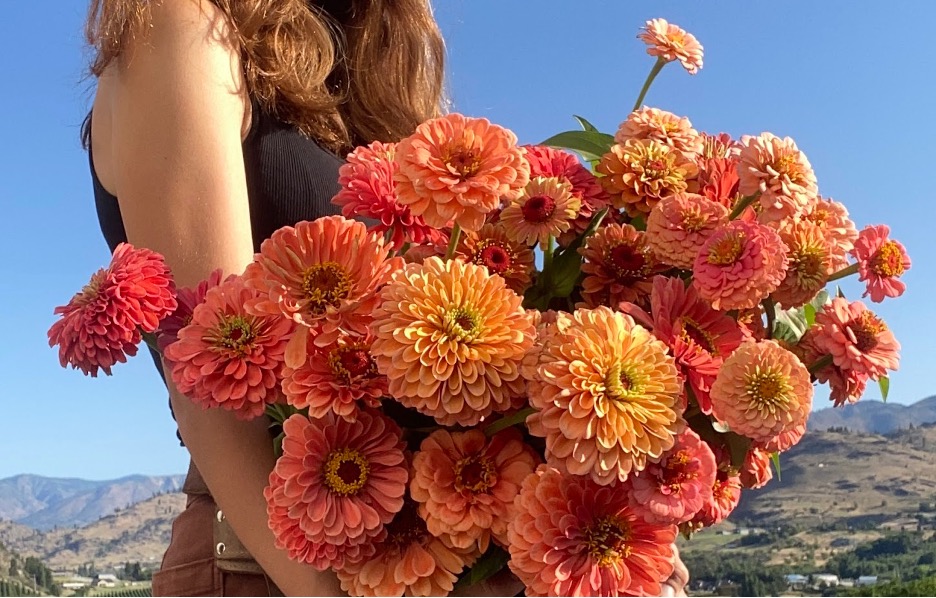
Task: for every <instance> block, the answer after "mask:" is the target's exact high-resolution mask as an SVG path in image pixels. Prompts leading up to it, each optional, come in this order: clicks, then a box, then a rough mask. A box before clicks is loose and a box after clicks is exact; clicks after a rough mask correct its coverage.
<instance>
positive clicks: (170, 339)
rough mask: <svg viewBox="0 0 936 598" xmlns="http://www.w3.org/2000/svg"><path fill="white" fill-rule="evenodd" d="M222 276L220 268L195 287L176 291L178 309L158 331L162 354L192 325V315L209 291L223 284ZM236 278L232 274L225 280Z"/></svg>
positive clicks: (158, 341) (165, 319)
mask: <svg viewBox="0 0 936 598" xmlns="http://www.w3.org/2000/svg"><path fill="white" fill-rule="evenodd" d="M221 276H222V273H221V269H220V268H218V269H217V270H214V271H213V272H212V273H211V274H209V275H208V278H206V279H205V280H203V281H201V282H199V283H198V284H197V285H196V286H195V287H191V288H190V287H184V288H180V289H177V290H176V302H177V303H178V307H176V310H175V311H174V312H172V314H171V315H169V316H166V317H165V318H163V320H162V321H161V322H160V323H159V329H158V330H157V331H156V345H157V346H158V347H159V350H160V352H164V351H165V350H166V347H168V346H169V345H171V344H172V343H174V342H176V341H177V340H179V331H180V330H182V329H183V328H185V327H186V326H188V325H189V323H191V321H192V314H193V313H194V312H195V308H196V307H197V306H199V305H201V304H202V303H204V301H205V294H206V293H207V292H208V289H213V288H215V287H216V286H218V285H219V284H221ZM235 276H236V274H230V275H228V277H227V278H226V279H225V280H230V279H232V278H234V277H235Z"/></svg>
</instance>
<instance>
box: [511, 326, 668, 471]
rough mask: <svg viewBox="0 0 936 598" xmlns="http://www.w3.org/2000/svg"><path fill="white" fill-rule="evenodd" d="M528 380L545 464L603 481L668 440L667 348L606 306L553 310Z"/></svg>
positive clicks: (657, 452) (653, 455) (634, 466)
mask: <svg viewBox="0 0 936 598" xmlns="http://www.w3.org/2000/svg"><path fill="white" fill-rule="evenodd" d="M541 351H542V353H541V354H540V356H539V366H538V367H537V374H538V375H537V378H536V379H535V380H533V381H532V382H531V384H530V386H529V399H530V405H531V406H533V407H535V408H537V409H540V411H539V412H538V413H536V414H533V415H531V416H530V417H529V418H528V419H527V424H528V425H529V428H530V432H531V433H532V434H533V435H535V436H541V437H545V438H546V456H547V459H548V461H549V462H550V464H553V465H555V466H557V467H559V468H561V469H563V470H564V471H568V472H569V473H571V474H574V475H583V476H590V477H591V479H593V480H594V481H595V482H597V483H599V484H602V485H608V484H613V483H614V482H616V481H618V480H620V481H624V480H626V479H627V476H628V475H629V474H630V473H631V472H632V471H639V470H641V469H643V468H644V467H645V466H646V463H647V460H648V459H658V458H659V457H661V456H663V453H665V452H666V451H668V450H670V449H671V448H672V447H673V442H674V437H675V436H676V433H677V432H678V428H679V425H680V421H681V420H680V418H679V412H680V411H681V410H680V406H679V396H680V394H681V392H682V383H681V381H680V379H679V374H678V372H677V370H676V364H675V363H674V361H673V358H672V357H670V356H669V355H668V354H667V347H666V345H665V344H663V342H662V341H659V340H657V339H656V338H654V337H653V335H651V334H650V332H649V331H647V329H646V328H644V327H642V326H638V325H637V324H635V323H634V320H633V319H632V318H631V317H630V316H627V315H625V314H622V313H619V312H613V311H611V309H609V308H607V307H599V308H596V309H578V310H576V311H575V313H574V314H571V315H569V314H565V313H561V314H559V317H558V321H557V322H556V324H555V325H554V326H551V327H550V329H549V334H548V336H547V339H546V344H545V346H544V347H543V348H542V350H541Z"/></svg>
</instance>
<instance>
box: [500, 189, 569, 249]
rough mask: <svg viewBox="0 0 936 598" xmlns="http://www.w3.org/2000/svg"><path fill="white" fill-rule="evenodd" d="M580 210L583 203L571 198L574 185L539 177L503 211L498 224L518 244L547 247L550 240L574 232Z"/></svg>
mask: <svg viewBox="0 0 936 598" xmlns="http://www.w3.org/2000/svg"><path fill="white" fill-rule="evenodd" d="M581 207H582V200H580V199H579V198H577V197H575V196H574V195H572V185H570V184H569V183H565V182H562V181H560V180H559V179H557V178H545V177H536V178H534V179H532V180H531V181H530V183H529V184H528V185H527V186H526V188H524V190H523V193H522V194H521V195H520V197H519V198H518V199H516V200H515V201H513V202H511V203H510V204H509V205H508V206H507V207H506V208H504V209H503V211H502V212H501V214H500V220H498V223H499V224H500V225H501V226H503V227H504V230H505V231H506V233H507V236H508V237H509V238H511V239H513V240H514V241H517V242H518V243H524V244H526V245H533V244H534V243H540V244H541V245H544V246H545V245H546V242H547V241H549V237H554V238H555V237H558V236H559V235H561V234H562V233H564V232H566V231H567V230H569V228H571V226H572V221H573V220H575V217H576V216H577V215H578V211H579V208H581Z"/></svg>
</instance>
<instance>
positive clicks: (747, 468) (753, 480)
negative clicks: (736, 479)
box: [739, 446, 773, 488]
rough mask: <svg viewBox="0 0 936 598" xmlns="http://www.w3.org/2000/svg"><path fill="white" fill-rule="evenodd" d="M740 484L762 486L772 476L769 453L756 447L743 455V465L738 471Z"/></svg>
mask: <svg viewBox="0 0 936 598" xmlns="http://www.w3.org/2000/svg"><path fill="white" fill-rule="evenodd" d="M739 476H740V479H741V484H742V485H743V486H744V487H745V488H763V487H764V486H766V485H767V482H769V481H770V480H771V479H772V478H773V471H772V470H771V469H770V453H769V452H768V451H765V450H764V449H761V448H758V447H756V446H755V447H751V449H750V450H749V451H748V452H747V454H746V455H744V465H742V466H741V471H740V473H739Z"/></svg>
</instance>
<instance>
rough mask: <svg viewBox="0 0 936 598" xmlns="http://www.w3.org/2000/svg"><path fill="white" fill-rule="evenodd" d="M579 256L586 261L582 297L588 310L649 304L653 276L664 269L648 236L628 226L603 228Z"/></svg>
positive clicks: (590, 239)
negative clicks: (627, 303)
mask: <svg viewBox="0 0 936 598" xmlns="http://www.w3.org/2000/svg"><path fill="white" fill-rule="evenodd" d="M579 253H581V254H582V257H583V258H584V259H585V262H584V263H583V264H582V273H583V274H585V279H584V280H583V281H582V298H583V299H584V300H585V303H586V305H588V306H589V307H598V306H599V305H607V306H609V307H617V305H618V304H619V303H621V302H623V301H626V302H630V303H637V304H646V299H647V297H649V296H650V289H651V288H652V282H651V281H652V279H653V276H654V275H655V274H657V273H659V272H660V271H662V270H663V269H664V268H665V266H663V264H661V263H660V262H659V260H657V258H656V256H655V255H654V254H653V251H652V250H651V249H650V245H649V244H648V238H647V234H646V233H644V232H642V231H638V230H637V229H635V228H634V227H633V226H631V225H629V224H609V225H608V226H604V227H601V228H600V229H598V230H597V231H596V232H595V234H593V235H592V236H590V237H589V238H588V239H587V240H586V241H585V247H581V248H580V249H579Z"/></svg>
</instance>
